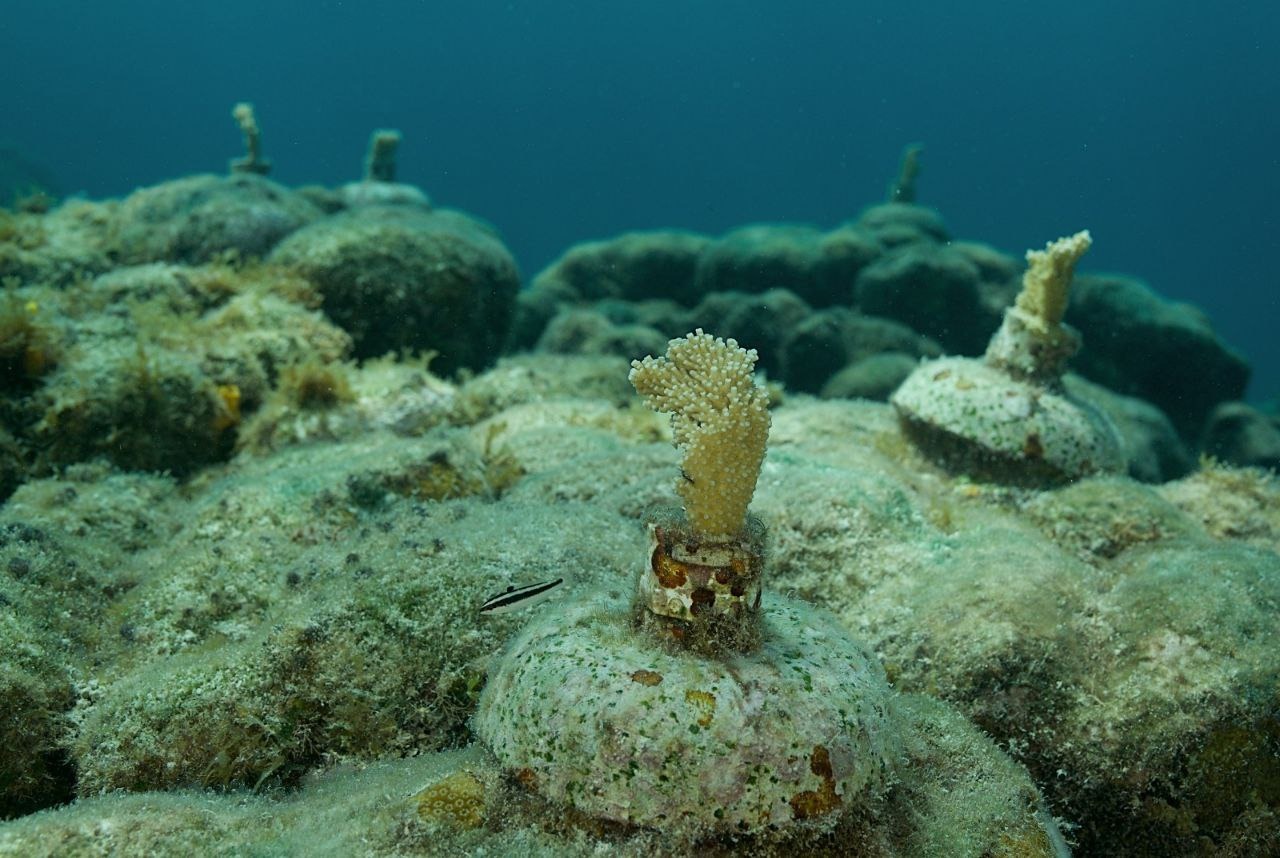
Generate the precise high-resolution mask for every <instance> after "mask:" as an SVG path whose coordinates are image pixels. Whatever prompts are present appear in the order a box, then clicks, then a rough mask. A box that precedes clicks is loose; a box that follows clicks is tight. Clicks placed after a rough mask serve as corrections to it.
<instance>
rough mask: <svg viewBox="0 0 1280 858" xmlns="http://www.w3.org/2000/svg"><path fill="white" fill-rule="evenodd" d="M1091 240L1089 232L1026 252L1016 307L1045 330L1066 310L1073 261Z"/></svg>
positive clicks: (1059, 321)
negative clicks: (1020, 289) (1023, 272)
mask: <svg viewBox="0 0 1280 858" xmlns="http://www.w3.org/2000/svg"><path fill="white" fill-rule="evenodd" d="M1092 243H1093V239H1092V238H1090V237H1089V230H1087V229H1082V230H1080V232H1077V233H1076V234H1075V235H1071V236H1067V237H1066V238H1060V239H1058V240H1057V241H1051V242H1049V243H1048V244H1047V245H1045V248H1044V250H1028V251H1027V272H1026V274H1023V275H1022V291H1021V292H1020V293H1019V294H1018V300H1017V307H1018V309H1019V310H1021V311H1022V312H1024V313H1026V314H1027V315H1029V316H1031V317H1033V318H1035V319H1036V320H1038V321H1039V322H1041V323H1042V324H1043V325H1044V326H1046V327H1056V326H1057V325H1059V324H1061V323H1062V316H1063V314H1065V313H1066V311H1067V291H1068V287H1069V286H1070V285H1071V276H1072V275H1073V274H1074V273H1075V269H1076V262H1077V261H1079V259H1080V257H1081V256H1084V253H1085V251H1086V250H1088V249H1089V245H1090V244H1092Z"/></svg>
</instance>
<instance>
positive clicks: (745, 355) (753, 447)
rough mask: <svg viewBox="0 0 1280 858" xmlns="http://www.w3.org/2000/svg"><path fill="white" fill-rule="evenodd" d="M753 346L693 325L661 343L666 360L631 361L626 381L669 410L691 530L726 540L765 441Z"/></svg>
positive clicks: (764, 401) (741, 513)
mask: <svg viewBox="0 0 1280 858" xmlns="http://www.w3.org/2000/svg"><path fill="white" fill-rule="evenodd" d="M755 362H756V351H755V349H743V348H740V347H739V346H738V343H737V342H736V341H735V340H732V339H730V340H727V341H726V340H724V339H721V338H720V337H713V336H712V335H710V334H706V333H703V331H702V329H701V328H698V329H697V330H696V331H694V332H693V333H692V334H686V335H685V336H684V338H683V339H674V340H671V341H670V342H669V343H668V344H667V354H666V357H661V358H654V357H646V358H645V359H644V360H642V361H632V363H631V383H632V384H633V385H634V386H635V388H636V390H637V391H638V392H639V393H640V395H641V396H643V397H644V398H645V402H647V403H648V404H649V406H650V407H651V408H653V409H654V410H656V411H664V412H670V414H671V428H672V431H673V433H674V436H675V444H676V446H677V447H679V448H680V449H681V450H682V451H684V462H683V464H682V468H681V479H680V482H679V483H678V484H677V486H676V491H677V492H678V493H679V495H680V497H681V499H683V500H684V505H685V514H686V515H687V516H688V518H689V523H690V524H691V525H692V526H693V529H694V530H695V531H696V532H698V533H700V534H702V535H703V536H706V537H729V536H732V535H734V534H736V533H737V532H738V531H739V530H741V529H742V526H743V522H744V521H745V520H746V515H747V505H748V504H749V503H751V496H752V494H754V493H755V489H756V479H757V478H758V477H759V476H760V465H761V463H762V462H763V461H764V449H765V441H766V440H767V439H768V437H769V409H768V396H767V395H766V394H765V392H764V391H763V390H762V389H760V388H758V387H756V385H755V383H754V382H753V381H752V378H751V371H752V368H753V367H754V366H755Z"/></svg>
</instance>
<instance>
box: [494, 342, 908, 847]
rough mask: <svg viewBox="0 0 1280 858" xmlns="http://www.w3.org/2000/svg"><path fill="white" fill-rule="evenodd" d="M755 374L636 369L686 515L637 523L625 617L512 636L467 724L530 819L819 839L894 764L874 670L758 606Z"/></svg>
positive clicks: (597, 611)
mask: <svg viewBox="0 0 1280 858" xmlns="http://www.w3.org/2000/svg"><path fill="white" fill-rule="evenodd" d="M754 363H755V354H754V352H752V351H748V350H745V349H742V348H739V347H738V344H737V343H735V342H734V341H733V340H728V341H725V340H722V339H718V338H716V337H712V336H710V335H709V334H705V333H703V332H702V331H701V330H699V331H696V332H694V333H692V334H689V335H688V336H686V337H684V338H682V339H676V340H672V341H671V342H670V343H669V344H668V351H667V356H666V357H665V358H657V359H655V358H646V359H645V360H643V361H637V362H636V363H635V364H633V370H632V373H631V378H632V381H633V382H634V384H635V386H636V389H637V390H639V391H640V392H641V393H642V394H643V395H644V396H645V398H646V399H647V400H648V401H649V403H650V404H651V405H653V406H654V407H655V408H658V409H660V410H663V411H667V412H670V413H671V415H672V426H673V429H674V436H675V437H674V440H675V442H676V444H677V446H679V447H680V448H681V449H682V450H683V452H684V464H683V467H682V470H681V476H680V481H679V482H678V484H677V491H678V492H679V494H680V496H681V498H682V499H683V500H684V505H685V515H681V514H680V513H679V512H677V511H673V512H672V513H670V514H666V515H663V516H660V517H659V518H658V519H657V520H656V521H653V522H651V523H650V526H649V527H650V531H649V532H650V547H649V551H648V553H647V555H646V556H645V557H644V558H637V567H638V570H637V572H638V574H637V578H636V581H637V583H636V586H635V588H634V589H633V590H632V593H633V595H632V598H631V600H630V603H628V601H627V600H625V599H624V598H620V597H619V596H617V595H613V594H600V595H597V596H595V597H593V598H590V599H587V600H585V601H582V602H580V603H578V604H576V605H570V606H569V607H568V608H567V609H565V610H564V611H563V612H562V613H557V614H554V615H551V616H548V617H547V618H546V619H545V620H543V621H541V622H537V623H535V624H533V625H532V626H530V627H529V628H528V629H526V630H525V631H524V632H522V633H521V634H520V635H519V636H518V637H517V638H516V639H515V641H514V642H513V644H512V646H511V648H510V650H509V651H508V652H507V653H506V655H505V656H504V658H503V659H502V661H501V663H500V664H499V666H498V667H497V669H496V670H495V672H494V673H493V675H492V676H491V677H490V680H489V682H488V684H487V685H486V687H485V690H484V693H483V694H482V695H481V699H480V704H479V708H478V711H477V713H476V717H475V723H474V726H475V730H476V733H477V735H478V736H479V737H480V738H481V739H482V740H483V741H484V742H485V744H486V745H488V747H489V748H491V749H492V750H493V752H494V753H495V755H496V756H497V757H498V759H499V760H500V761H501V762H502V763H503V765H504V766H506V767H507V768H508V770H510V771H511V772H513V773H514V774H515V777H516V779H517V780H519V781H520V782H521V783H522V784H524V785H525V786H526V787H528V788H529V789H531V790H533V791H535V792H537V793H538V794H539V795H541V796H542V797H544V798H545V799H547V800H549V801H551V802H554V803H557V804H561V805H567V806H569V807H571V808H573V809H576V810H577V811H579V812H580V813H582V814H585V815H586V816H588V817H595V818H599V819H605V820H610V821H613V822H619V823H625V824H629V825H637V826H645V827H651V828H655V829H659V830H661V831H663V832H665V833H667V834H668V835H670V836H671V837H672V838H673V839H675V840H676V841H678V842H680V843H682V844H686V845H687V844H691V843H696V842H698V841H699V840H702V839H705V838H708V837H714V836H722V835H725V836H741V835H760V834H764V833H766V832H770V833H771V834H773V833H786V832H793V831H797V830H807V831H813V832H816V831H825V830H828V829H830V828H831V827H832V826H834V825H835V824H836V822H837V821H838V820H839V819H841V818H842V816H843V814H844V813H845V812H846V811H851V810H854V809H857V808H860V807H864V806H866V805H867V804H868V803H873V802H875V801H876V800H877V798H878V797H879V796H880V795H881V793H882V790H883V789H884V788H886V786H887V783H888V780H889V778H888V773H889V768H890V766H891V764H892V762H893V761H894V760H895V759H896V758H897V757H898V755H899V753H900V750H901V746H900V740H899V736H898V729H899V726H898V722H897V720H896V710H895V708H894V706H893V694H892V692H891V690H890V689H889V686H888V683H887V682H886V680H885V676H884V672H883V670H882V669H881V667H880V665H879V663H878V662H877V661H876V659H875V656H874V655H873V654H872V653H871V652H870V651H869V650H868V649H867V648H865V647H863V646H862V645H860V644H858V643H856V642H854V641H852V640H850V639H849V638H848V636H847V635H846V634H845V632H844V630H843V629H842V628H841V627H840V625H839V623H837V622H836V621H835V620H834V619H832V618H829V617H827V616H825V615H823V614H821V613H820V612H818V611H815V610H814V609H812V608H810V607H809V606H806V605H804V604H801V603H798V602H793V601H791V600H788V599H785V598H782V597H777V596H775V597H771V598H770V599H769V600H768V602H764V600H763V599H762V592H761V576H762V572H763V569H764V559H765V555H764V552H765V540H764V528H763V526H762V525H761V524H760V522H758V521H756V520H754V519H753V518H751V517H750V516H749V515H748V514H747V505H748V504H749V503H750V501H751V496H752V494H753V492H754V489H755V485H756V480H757V478H758V476H759V473H760V468H761V463H762V461H763V458H764V454H765V442H766V440H767V437H768V431H769V413H768V410H767V407H766V396H765V394H764V392H763V391H762V390H761V389H760V388H758V387H756V385H755V383H754V381H753V380H752V375H751V370H752V367H753V365H754Z"/></svg>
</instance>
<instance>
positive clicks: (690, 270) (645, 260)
mask: <svg viewBox="0 0 1280 858" xmlns="http://www.w3.org/2000/svg"><path fill="white" fill-rule="evenodd" d="M709 242H710V239H709V238H707V237H706V236H704V235H699V234H697V233H693V232H681V231H676V230H672V231H655V232H628V233H624V234H622V235H619V236H616V237H614V238H609V239H605V240H603V241H590V242H584V243H582V244H575V245H574V246H573V247H571V248H569V249H568V250H567V251H565V253H564V255H563V256H561V257H560V258H559V259H557V260H556V261H555V262H553V263H551V265H549V266H548V267H547V268H546V269H544V270H543V271H542V272H541V273H539V274H538V276H537V277H535V278H534V281H533V286H532V287H531V288H532V289H535V290H540V289H550V288H553V287H559V288H561V289H563V290H565V291H566V292H567V293H569V294H571V295H573V296H574V297H576V298H577V299H579V300H583V301H597V300H600V299H602V298H624V299H627V300H630V301H639V300H642V299H645V298H670V299H672V300H674V301H679V302H681V303H683V304H686V305H691V304H696V303H697V301H698V298H699V297H700V294H701V293H700V292H699V291H698V290H697V288H696V287H695V285H694V272H695V269H696V266H697V264H698V257H699V254H701V253H702V252H703V250H704V249H705V248H706V247H707V245H708V243H709Z"/></svg>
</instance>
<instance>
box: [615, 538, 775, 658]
mask: <svg viewBox="0 0 1280 858" xmlns="http://www.w3.org/2000/svg"><path fill="white" fill-rule="evenodd" d="M764 551H765V530H764V525H763V524H762V523H761V522H760V520H759V519H757V518H756V517H755V516H748V517H747V522H746V525H745V526H744V527H743V529H742V530H741V531H740V532H739V533H738V535H737V536H736V537H734V538H733V539H730V540H724V539H717V540H708V539H706V538H705V537H703V536H701V535H700V534H698V533H697V532H696V531H694V530H693V529H692V528H690V527H689V525H688V523H687V522H686V521H685V520H684V517H683V516H681V515H679V514H678V513H671V514H668V515H664V516H661V517H659V518H658V519H657V520H655V521H653V522H651V523H650V524H649V562H648V563H647V564H646V566H645V568H644V569H642V570H641V571H640V574H639V576H638V578H637V585H636V609H637V611H636V617H637V622H638V624H639V625H640V626H641V627H643V628H645V629H647V630H649V631H650V632H652V633H653V634H655V635H657V636H658V637H659V638H661V639H663V640H665V641H668V642H671V643H675V644H678V645H680V646H684V647H687V648H689V649H691V650H693V651H695V652H700V653H703V654H707V655H715V654H720V653H724V652H746V651H750V650H752V649H754V648H755V647H756V645H757V644H758V643H759V640H760V596H761V589H762V582H763V577H764V575H763V573H764Z"/></svg>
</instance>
